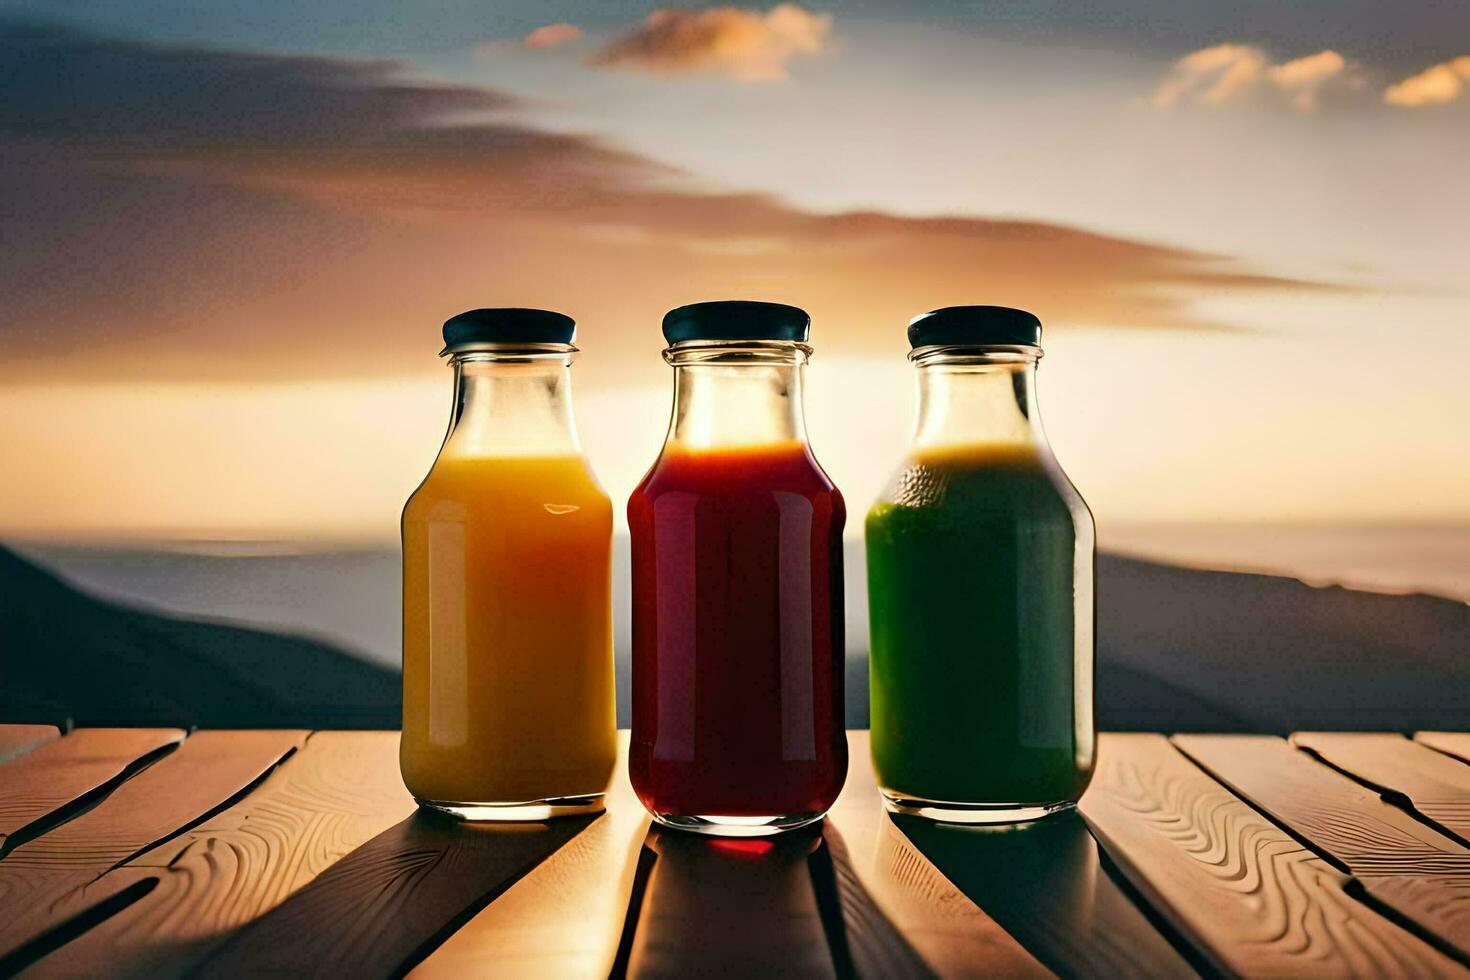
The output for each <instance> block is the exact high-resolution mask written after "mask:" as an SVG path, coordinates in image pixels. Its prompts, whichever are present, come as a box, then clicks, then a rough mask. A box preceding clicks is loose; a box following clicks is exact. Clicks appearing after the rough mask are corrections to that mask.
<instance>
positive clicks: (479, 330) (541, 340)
mask: <svg viewBox="0 0 1470 980" xmlns="http://www.w3.org/2000/svg"><path fill="white" fill-rule="evenodd" d="M576 332H577V321H575V320H573V319H572V318H571V317H569V316H567V315H566V314H565V313H553V312H551V311H550V310H528V309H522V308H520V307H514V306H506V307H499V308H496V309H486V310H466V311H465V312H463V313H460V314H458V315H456V316H452V317H450V318H449V319H448V320H445V321H444V351H443V352H444V353H446V354H448V353H451V352H453V351H456V350H463V349H465V348H468V347H474V346H476V345H478V344H570V343H571V342H572V337H574V336H575V335H576Z"/></svg>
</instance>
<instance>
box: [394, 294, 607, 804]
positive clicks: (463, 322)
mask: <svg viewBox="0 0 1470 980" xmlns="http://www.w3.org/2000/svg"><path fill="white" fill-rule="evenodd" d="M574 329H575V325H574V323H573V321H572V320H571V318H569V317H566V316H563V315H561V314H559V313H552V312H549V311H545V310H522V309H487V310H471V311H469V312H467V313H461V314H460V315H458V316H456V317H454V318H452V319H450V320H449V321H448V322H447V323H445V324H444V342H445V348H444V351H443V353H444V354H447V355H449V358H450V365H451V366H452V367H453V369H454V403H453V411H452V415H451V417H450V421H449V431H448V434H447V435H446V436H445V438H444V444H443V447H442V448H441V449H440V450H439V456H438V458H437V459H435V461H434V466H433V468H432V469H431V470H430V471H429V475H428V476H427V477H425V478H424V482H423V483H422V484H421V485H420V486H419V488H418V489H417V490H416V491H414V494H413V496H411V497H410V498H409V500H408V503H407V505H406V506H405V507H404V509H403V740H402V744H401V749H400V755H399V760H400V765H401V768H402V771H403V781H404V783H405V784H406V785H407V786H408V789H409V791H410V792H411V793H412V794H413V795H414V797H415V798H416V799H417V800H418V802H419V803H420V804H421V805H423V806H426V807H430V808H433V809H436V810H442V811H446V812H448V813H451V814H453V815H455V816H458V817H461V818H465V819H474V820H540V819H545V818H547V817H553V816H559V815H563V814H573V813H588V812H596V811H599V810H601V809H602V808H603V803H602V801H603V795H604V793H605V792H606V788H607V784H608V780H609V779H610V777H611V775H612V769H613V765H614V763H615V760H616V737H617V736H616V731H615V728H614V724H615V722H614V716H613V661H612V605H611V575H612V504H611V502H610V501H609V500H608V497H607V494H605V493H604V492H603V490H602V487H601V486H599V485H598V482H597V479H596V477H594V476H593V474H592V471H591V470H590V469H589V468H588V465H587V461H586V459H585V458H584V457H583V455H582V450H581V446H580V444H579V442H578V440H577V431H576V426H575V423H574V422H573V418H572V403H571V363H572V359H573V357H574V356H575V355H576V353H577V348H576V347H574V346H573V345H572V338H573V333H574Z"/></svg>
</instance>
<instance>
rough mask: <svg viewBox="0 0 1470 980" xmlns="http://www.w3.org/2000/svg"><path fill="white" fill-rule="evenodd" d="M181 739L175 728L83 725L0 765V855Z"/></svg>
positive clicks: (92, 800) (107, 790) (99, 795)
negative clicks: (87, 726) (96, 726)
mask: <svg viewBox="0 0 1470 980" xmlns="http://www.w3.org/2000/svg"><path fill="white" fill-rule="evenodd" d="M183 738H184V733H183V732H182V731H179V730H178V729H177V728H83V729H79V730H78V731H75V732H72V733H71V734H70V735H67V736H65V737H64V738H58V739H55V740H54V741H50V742H47V743H46V744H44V745H42V746H40V747H38V748H36V749H35V750H33V751H31V752H29V753H27V754H26V755H23V756H21V757H20V758H18V759H16V760H15V761H13V762H9V763H7V764H5V765H3V766H0V855H3V854H5V853H6V852H8V851H9V850H11V849H12V848H15V847H18V846H19V845H20V844H23V843H24V842H25V841H27V840H30V839H31V838H33V837H36V836H39V835H40V834H41V833H43V832H44V831H45V830H46V829H48V828H50V827H52V826H55V825H57V824H59V823H60V822H62V821H64V820H65V819H66V818H67V817H68V816H69V815H71V814H72V813H74V812H75V811H77V810H79V809H81V808H83V807H85V806H87V805H88V804H91V803H95V802H96V801H97V800H98V799H101V798H102V797H104V796H106V795H107V794H108V793H110V792H111V791H112V790H113V789H115V788H116V787H117V786H119V785H121V784H122V783H123V782H124V781H125V780H126V779H127V778H128V776H130V775H132V774H133V773H134V772H136V771H137V770H138V769H139V768H141V767H143V766H145V765H147V764H148V763H149V762H152V761H154V760H156V759H157V758H158V757H159V756H161V755H163V754H164V753H166V752H168V751H170V750H172V749H173V747H174V746H175V745H177V744H178V743H179V742H181V741H182V740H183Z"/></svg>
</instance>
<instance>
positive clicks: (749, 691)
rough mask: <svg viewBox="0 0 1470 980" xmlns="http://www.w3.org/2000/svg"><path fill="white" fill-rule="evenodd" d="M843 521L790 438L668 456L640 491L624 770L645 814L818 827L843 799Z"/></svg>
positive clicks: (631, 519)
mask: <svg viewBox="0 0 1470 980" xmlns="http://www.w3.org/2000/svg"><path fill="white" fill-rule="evenodd" d="M845 518H846V508H845V507H844V505H843V501H842V495H841V493H839V492H838V490H837V488H836V487H835V486H833V484H832V481H831V480H830V479H828V478H827V475H826V474H825V473H824V472H822V469H821V467H820V466H818V465H817V462H816V460H815V459H814V458H813V457H812V455H811V452H810V450H809V449H808V448H807V446H806V444H805V443H804V442H801V441H799V440H792V441H789V442H781V443H776V444H773V445H766V446H756V447H750V448H722V449H710V450H691V449H685V448H681V447H674V446H670V447H667V448H666V449H665V451H664V453H663V455H662V456H661V457H660V458H659V460H658V461H657V462H656V463H655V464H654V467H653V469H652V470H651V471H650V472H649V474H648V476H646V477H645V478H644V480H643V482H642V484H640V485H639V487H638V489H637V490H635V491H634V492H633V495H632V497H631V498H630V499H629V501H628V523H629V525H630V528H631V530H632V542H633V736H632V744H631V747H630V750H629V762H628V766H629V774H630V776H631V778H632V782H633V788H634V790H635V791H636V792H637V793H638V796H639V798H640V799H641V800H642V801H643V804H644V806H646V807H647V808H648V809H649V811H650V812H652V813H654V814H656V815H659V816H661V817H662V816H675V817H701V816H728V817H735V818H761V817H776V816H786V817H794V816H798V815H811V816H816V815H820V814H821V813H823V812H824V811H826V810H827V809H828V808H829V807H830V806H831V805H832V803H833V801H834V800H836V798H837V794H838V792H839V790H841V788H842V782H843V779H844V778H845V777H846V774H847V741H846V737H845V733H844V731H843V724H842V717H843V714H842V712H843V661H842V657H843V628H842V626H843V624H842V525H843V522H844V520H845Z"/></svg>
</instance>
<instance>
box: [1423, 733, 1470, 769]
mask: <svg viewBox="0 0 1470 980" xmlns="http://www.w3.org/2000/svg"><path fill="white" fill-rule="evenodd" d="M1414 741H1416V742H1418V743H1420V744H1421V745H1427V746H1429V747H1430V748H1431V749H1433V750H1434V751H1436V752H1443V753H1444V754H1445V755H1452V756H1454V757H1455V758H1456V759H1459V760H1460V761H1461V762H1470V732H1415V733H1414Z"/></svg>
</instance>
